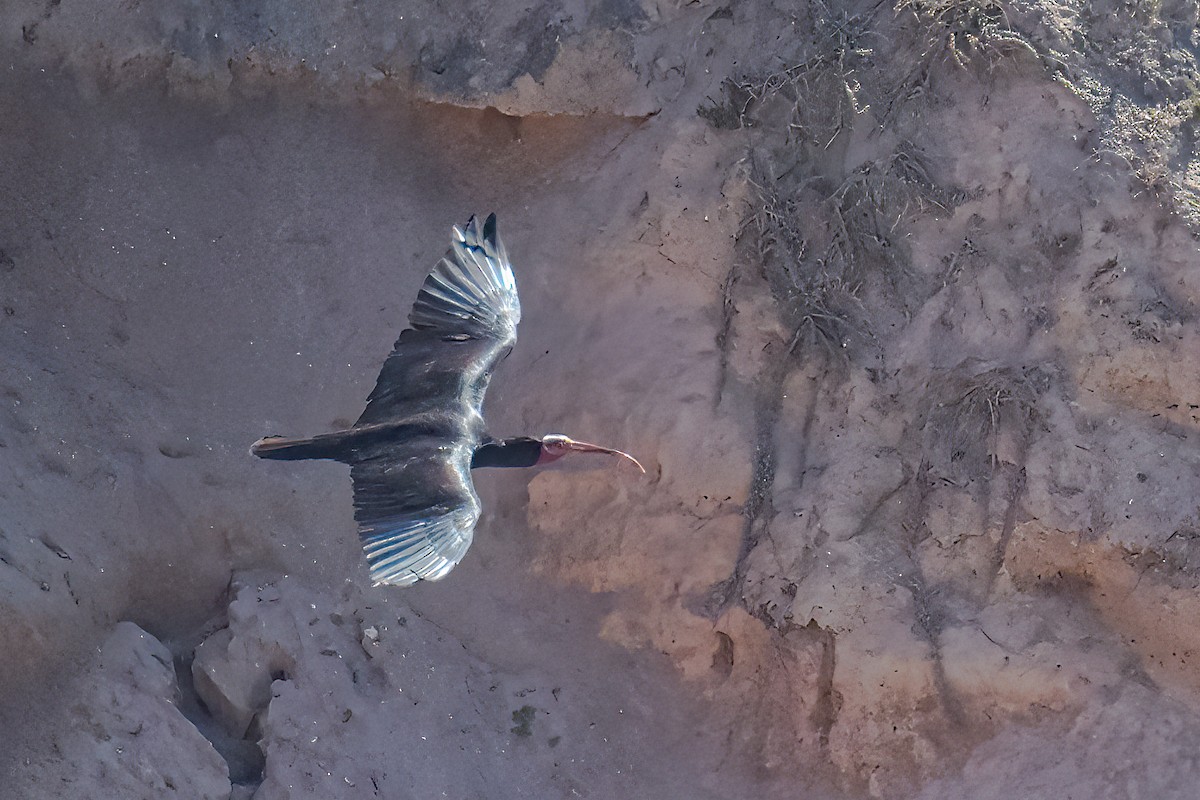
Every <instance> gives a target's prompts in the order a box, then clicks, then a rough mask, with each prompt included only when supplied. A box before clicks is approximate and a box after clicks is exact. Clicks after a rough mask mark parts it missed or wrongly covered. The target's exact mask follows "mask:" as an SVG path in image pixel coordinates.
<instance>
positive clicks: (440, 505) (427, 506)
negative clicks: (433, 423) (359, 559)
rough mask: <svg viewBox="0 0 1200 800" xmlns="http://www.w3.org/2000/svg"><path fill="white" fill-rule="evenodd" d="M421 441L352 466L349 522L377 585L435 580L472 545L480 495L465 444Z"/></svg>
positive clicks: (437, 439) (434, 438) (436, 438)
mask: <svg viewBox="0 0 1200 800" xmlns="http://www.w3.org/2000/svg"><path fill="white" fill-rule="evenodd" d="M449 438H450V437H445V436H422V437H418V438H416V439H413V440H410V441H405V442H402V443H399V444H398V445H397V447H396V449H395V451H394V452H389V453H387V454H386V455H383V456H379V457H376V458H372V459H367V460H363V461H358V462H356V463H354V464H352V465H351V467H350V476H351V479H352V480H353V482H354V518H355V520H357V521H358V530H359V537H360V538H361V539H362V545H363V551H364V552H365V553H366V556H367V564H368V565H369V566H370V569H371V580H373V581H374V582H375V584H376V585H379V584H390V585H393V586H410V585H412V584H414V583H416V582H417V581H420V580H427V581H436V580H439V579H441V578H444V577H445V576H446V575H447V574H448V573H449V572H450V570H451V569H453V568H454V566H455V565H456V564H458V562H459V561H461V560H462V558H463V556H464V555H465V554H466V552H467V548H468V547H470V546H471V538H472V536H473V535H474V531H475V522H476V521H477V520H478V519H479V498H478V496H476V494H475V489H474V487H473V486H472V485H471V455H472V453H473V452H474V446H473V445H471V444H470V443H468V442H466V441H460V442H458V443H456V444H447V441H448V439H449Z"/></svg>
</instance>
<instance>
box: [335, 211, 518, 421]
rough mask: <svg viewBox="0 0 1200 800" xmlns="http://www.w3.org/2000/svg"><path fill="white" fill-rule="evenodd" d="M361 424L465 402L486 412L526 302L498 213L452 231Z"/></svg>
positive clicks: (388, 362)
mask: <svg viewBox="0 0 1200 800" xmlns="http://www.w3.org/2000/svg"><path fill="white" fill-rule="evenodd" d="M408 319H409V324H410V325H411V327H410V328H408V329H407V330H405V331H404V332H403V333H401V334H400V338H399V339H397V340H396V344H395V347H394V348H393V350H392V352H391V355H389V356H388V358H387V361H386V362H384V365H383V369H382V370H381V371H380V373H379V380H378V381H376V383H375V389H374V391H372V392H371V396H370V397H369V398H368V399H367V408H366V410H365V411H363V414H362V416H361V417H359V419H358V422H356V423H355V425H356V426H363V425H371V424H377V423H382V422H391V421H395V420H400V419H405V418H408V417H410V416H412V415H414V414H419V413H422V412H425V411H428V410H430V409H445V408H447V407H448V406H450V405H455V404H458V403H467V404H468V405H469V406H470V407H471V408H473V409H474V411H475V413H477V414H481V413H482V408H481V406H482V403H483V394H484V392H485V391H486V390H487V384H488V380H489V379H490V378H491V374H492V370H493V369H495V367H496V364H497V362H499V360H500V359H501V358H502V357H503V356H504V354H505V353H507V352H508V350H509V349H511V348H512V346H513V344H514V343H516V341H517V323H518V322H520V320H521V302H520V300H519V299H518V297H517V283H516V280H515V279H514V278H513V272H512V265H511V264H510V263H509V261H508V255H507V254H506V253H505V251H504V245H503V243H501V241H500V237H499V235H497V233H496V215H495V214H491V215H489V216H488V218H487V220H486V221H485V222H484V224H483V230H482V231H480V229H479V226H478V224H477V222H476V220H475V218H474V217H472V218H471V221H470V222H468V223H467V225H466V227H465V228H464V229H462V230H459V229H458V228H457V227H456V228H454V235H453V237H452V239H451V244H450V251H449V252H448V253H447V254H446V256H445V258H443V259H442V260H441V261H439V262H438V264H437V266H436V267H434V268H433V271H432V272H430V273H429V277H427V278H426V279H425V284H424V285H423V286H422V287H421V292H420V294H418V295H417V301H416V303H414V304H413V307H412V311H411V312H410V313H409V317H408Z"/></svg>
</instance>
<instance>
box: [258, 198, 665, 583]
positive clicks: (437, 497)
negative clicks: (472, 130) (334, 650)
mask: <svg viewBox="0 0 1200 800" xmlns="http://www.w3.org/2000/svg"><path fill="white" fill-rule="evenodd" d="M520 319H521V304H520V301H519V299H518V298H517V285H516V281H515V280H514V278H513V273H512V266H511V265H510V264H509V261H508V256H507V254H506V253H505V250H504V245H503V244H502V243H501V242H500V237H499V236H498V235H497V233H496V215H495V214H492V215H490V216H489V217H488V218H487V220H486V221H485V222H484V224H483V229H482V231H481V230H480V229H479V226H478V225H477V224H476V221H475V218H474V217H472V218H471V220H470V221H469V222H468V223H467V225H466V227H465V228H464V229H463V230H459V229H458V228H454V236H453V238H452V240H451V247H450V251H449V252H448V253H447V255H446V257H445V258H443V259H442V260H441V261H439V262H438V264H437V266H436V267H434V269H433V271H432V272H431V273H430V274H429V276H428V277H427V278H426V279H425V283H424V285H423V286H422V287H421V291H420V293H419V294H418V295H417V300H416V303H414V304H413V308H412V311H411V312H410V313H409V324H410V326H411V327H410V328H409V329H407V330H405V331H403V332H402V333H401V334H400V338H399V339H397V340H396V344H395V347H394V348H393V350H392V352H391V354H390V355H389V356H388V358H387V361H385V362H384V365H383V369H382V370H381V371H380V373H379V380H378V381H377V383H376V385H375V389H374V391H372V392H371V396H370V397H369V398H367V407H366V410H365V411H363V413H362V416H361V417H359V418H358V421H357V422H355V423H354V426H353V427H352V428H350V429H349V430H344V431H338V432H336V433H328V434H321V435H318V436H314V437H312V438H309V439H283V438H279V437H268V438H265V439H260V440H259V441H258V442H255V444H254V446H253V447H252V448H251V452H252V453H253V454H254V455H257V456H259V457H261V458H270V459H280V460H298V459H310V458H328V459H334V460H336V461H341V462H343V463H346V464H349V465H350V476H351V479H352V480H353V483H354V518H355V520H356V521H357V522H358V528H359V535H360V537H361V538H362V542H363V549H364V551H365V552H366V556H367V562H368V564H369V565H370V569H371V578H372V579H373V580H374V581H375V583H376V584H377V585H378V584H392V585H396V586H408V585H411V584H413V583H416V582H417V581H420V580H431V581H433V580H439V579H440V578H443V577H445V576H446V575H447V574H448V573H449V572H450V570H451V569H453V568H454V566H455V565H456V564H458V562H459V561H461V560H462V558H463V555H464V554H465V553H466V551H467V548H468V547H470V545H471V538H472V535H473V533H474V529H475V523H476V521H477V520H478V519H479V512H480V506H479V498H478V496H476V494H475V489H474V486H473V485H472V482H471V469H472V468H473V467H502V466H520V467H527V466H533V465H534V464H538V463H547V462H549V461H553V460H554V459H556V458H559V457H561V456H562V455H564V454H566V453H567V452H572V451H574V452H593V453H608V454H613V455H618V456H622V457H625V458H628V459H630V460H632V461H633V462H634V463H635V464H637V461H636V460H635V459H633V458H632V456H628V455H626V454H625V453H621V452H620V451H617V450H611V449H609V448H604V447H598V446H597V445H590V444H587V443H585V442H575V441H572V440H571V439H568V438H567V437H565V436H561V435H558V434H550V435H547V436H545V437H543V438H542V439H540V440H538V439H533V438H531V437H527V436H523V437H517V438H514V439H506V440H499V441H498V440H494V439H491V438H490V437H487V436H485V434H484V426H483V409H482V404H483V395H484V392H485V391H486V390H487V385H488V381H489V379H490V378H491V374H492V370H493V369H494V368H495V366H496V364H497V363H498V362H499V361H500V360H501V359H502V358H503V357H504V356H505V355H507V353H508V351H509V350H511V349H512V346H513V344H514V343H516V340H517V323H518V322H519V321H520ZM638 468H639V469H641V465H640V464H638ZM644 471H645V470H643V472H644Z"/></svg>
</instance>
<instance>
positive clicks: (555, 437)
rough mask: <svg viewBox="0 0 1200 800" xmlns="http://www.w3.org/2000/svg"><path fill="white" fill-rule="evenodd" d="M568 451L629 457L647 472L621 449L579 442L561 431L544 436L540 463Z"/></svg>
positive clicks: (545, 462) (636, 461)
mask: <svg viewBox="0 0 1200 800" xmlns="http://www.w3.org/2000/svg"><path fill="white" fill-rule="evenodd" d="M567 453H601V454H604V455H610V456H617V457H619V458H623V459H628V460H629V461H631V462H633V465H634V466H636V467H637V468H638V469H639V470H641V471H642V473H643V474H644V473H645V472H646V469H645V467H643V466H642V465H641V464H640V463H638V460H637V459H636V458H634V457H633V456H631V455H629V454H628V453H624V452H622V451H620V450H613V449H612V448H611V447H601V446H600V445H598V444H589V443H588V442H577V441H575V440H574V439H571V438H570V437H567V436H563V435H562V434H561V433H548V434H546V435H545V436H543V437H542V454H541V456H540V457H539V458H538V460H537V463H538V464H549V463H550V462H552V461H557V460H558V459H560V458H562V457H563V456H565V455H566V454H567Z"/></svg>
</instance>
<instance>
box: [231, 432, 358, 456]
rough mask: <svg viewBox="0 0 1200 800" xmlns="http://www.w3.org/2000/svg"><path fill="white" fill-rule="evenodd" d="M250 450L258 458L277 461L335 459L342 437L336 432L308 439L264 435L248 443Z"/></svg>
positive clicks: (339, 450) (339, 453) (338, 453)
mask: <svg viewBox="0 0 1200 800" xmlns="http://www.w3.org/2000/svg"><path fill="white" fill-rule="evenodd" d="M250 452H251V454H253V455H256V456H258V457H259V458H271V459H276V460H278V461H301V460H304V459H308V458H332V459H337V458H338V457H339V456H340V455H341V452H342V437H341V436H339V435H337V434H322V435H320V436H313V437H312V438H310V439H288V438H286V437H283V436H265V437H263V438H262V439H259V440H258V441H257V442H255V443H254V444H252V445H250Z"/></svg>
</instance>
